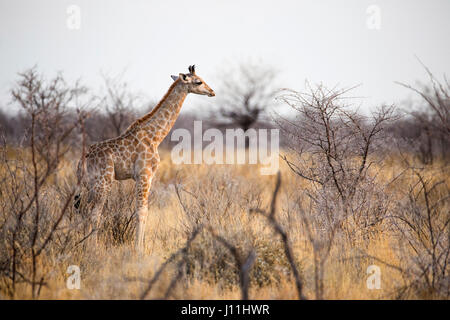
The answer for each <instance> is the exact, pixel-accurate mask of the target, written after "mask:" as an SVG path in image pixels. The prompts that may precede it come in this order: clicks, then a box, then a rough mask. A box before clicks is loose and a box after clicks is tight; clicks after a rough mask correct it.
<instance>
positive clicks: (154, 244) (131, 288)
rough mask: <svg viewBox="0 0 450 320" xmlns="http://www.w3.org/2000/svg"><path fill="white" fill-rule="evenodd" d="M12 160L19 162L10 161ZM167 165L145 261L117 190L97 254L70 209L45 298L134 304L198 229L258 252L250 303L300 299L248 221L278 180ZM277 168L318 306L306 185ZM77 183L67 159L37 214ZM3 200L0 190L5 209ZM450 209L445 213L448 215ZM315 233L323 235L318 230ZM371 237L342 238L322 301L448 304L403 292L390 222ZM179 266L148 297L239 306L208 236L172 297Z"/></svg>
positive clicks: (402, 183) (393, 171)
mask: <svg viewBox="0 0 450 320" xmlns="http://www.w3.org/2000/svg"><path fill="white" fill-rule="evenodd" d="M8 154H9V156H13V155H14V152H13V151H9V153H8ZM161 158H162V162H161V165H160V167H159V171H158V173H157V177H156V179H154V183H153V186H152V196H151V200H150V206H149V218H148V223H147V231H146V235H145V248H144V252H143V253H142V254H138V253H136V252H135V251H134V250H133V232H134V219H133V215H132V213H133V210H132V209H133V207H134V202H133V201H134V200H133V197H132V194H133V183H132V181H125V182H120V183H116V185H115V187H114V190H113V194H112V195H111V196H110V197H109V198H108V203H107V205H106V206H105V209H104V211H103V220H104V223H103V227H102V230H101V241H100V243H98V246H97V247H94V248H92V247H88V246H86V245H85V242H81V243H80V244H77V242H79V241H80V240H82V238H83V230H84V229H83V226H82V225H83V223H82V220H83V217H82V216H81V217H80V216H77V213H76V212H75V211H72V210H73V209H70V213H69V214H67V215H66V218H65V220H64V222H63V223H62V224H61V225H60V227H59V232H60V235H59V236H57V237H55V238H54V240H53V241H54V242H55V243H54V244H53V245H52V246H50V247H49V249H48V250H46V251H45V253H44V256H43V257H42V258H41V259H40V260H39V265H38V270H39V275H42V276H44V277H45V285H44V286H43V287H42V289H41V292H40V294H39V298H42V299H138V298H139V297H140V296H141V294H142V292H143V291H144V290H145V289H146V287H147V285H148V282H149V280H150V279H151V278H152V277H153V276H154V274H155V272H156V270H157V269H158V268H159V266H161V264H163V263H164V262H165V261H166V260H167V259H168V258H169V257H170V256H171V255H172V254H173V253H175V252H176V251H177V250H179V249H180V248H182V247H183V246H184V245H185V243H186V240H187V238H188V237H189V235H190V233H191V232H192V230H193V229H194V228H195V227H197V226H199V225H208V226H210V227H211V228H213V229H214V230H215V232H216V233H217V234H218V235H220V236H221V237H223V238H224V239H226V240H227V241H228V242H230V243H231V244H232V245H233V246H235V248H237V250H238V251H239V252H240V253H241V254H242V255H247V254H248V253H249V252H250V251H251V250H254V251H255V253H256V259H255V261H254V264H253V266H252V268H251V270H250V273H249V275H250V288H249V296H250V298H251V299H296V298H297V292H296V288H295V282H294V279H293V277H292V272H291V269H290V268H289V263H288V261H287V260H286V257H285V255H284V251H283V244H282V242H281V240H280V239H279V237H278V236H277V235H276V234H275V233H274V232H273V230H272V228H271V226H270V225H269V224H268V223H267V220H266V219H265V218H264V217H262V216H260V215H256V214H250V213H249V210H250V209H251V208H262V209H267V208H268V207H269V205H270V201H271V197H272V191H273V188H274V186H275V176H261V175H260V174H259V169H258V167H257V166H251V165H240V166H225V165H224V166H207V165H173V164H172V163H171V161H170V154H169V153H167V152H163V153H162V157H161ZM74 159H75V158H74ZM280 166H281V167H280V170H281V175H282V177H283V184H282V186H281V191H280V196H279V198H278V210H277V213H276V215H277V219H278V221H279V222H280V224H281V225H282V226H283V227H284V228H285V230H287V232H288V234H289V239H290V243H291V245H292V249H293V253H294V256H295V263H296V265H297V267H298V270H299V271H300V274H301V279H302V281H303V284H304V292H303V293H304V295H305V296H306V297H308V298H314V296H315V288H314V281H313V274H314V259H313V250H312V245H311V242H310V241H308V237H307V236H306V234H305V230H304V225H303V224H302V220H301V219H298V217H297V216H296V214H295V211H293V210H292V206H293V204H292V200H291V195H292V194H297V193H298V192H299V190H302V189H307V188H308V187H309V185H308V183H309V182H305V180H299V179H298V178H296V177H295V175H293V174H292V173H291V171H290V170H289V168H288V167H287V166H286V165H285V164H283V163H281V162H280ZM437 168H439V165H438V164H436V165H435V168H433V167H429V168H427V169H426V170H425V173H424V174H425V175H426V176H433V175H436V172H437V170H439V169H437ZM402 170H403V167H402V164H401V162H400V161H396V160H395V159H394V160H390V162H386V163H385V166H384V168H383V169H382V173H383V174H382V175H380V176H379V177H378V178H377V179H378V180H377V181H378V182H379V183H380V184H382V183H385V182H386V181H391V180H392V178H393V177H395V176H397V175H398V174H399V173H400V172H402ZM439 172H440V173H439V177H440V178H443V176H442V175H443V174H444V175H445V177H444V180H445V183H444V186H445V188H447V189H445V188H444V189H442V190H444V192H445V190H448V186H449V184H450V179H449V175H448V172H443V171H439ZM412 179H413V176H410V175H406V174H405V175H402V176H401V177H399V178H398V179H396V180H395V181H394V182H393V183H392V184H391V185H390V186H389V189H388V190H389V193H390V196H391V197H392V199H394V200H396V201H397V200H398V199H400V198H401V194H402V192H403V191H405V190H406V188H407V185H408V184H409V182H410V181H412ZM74 183H75V178H74V173H73V163H72V161H69V160H67V159H66V161H64V163H63V166H62V167H61V169H60V170H59V171H58V173H57V175H56V176H55V177H53V179H52V180H51V184H48V185H47V186H46V187H45V192H44V194H45V198H44V199H43V201H42V203H41V205H42V206H45V207H46V208H47V209H48V210H47V212H48V214H49V219H51V216H52V214H53V213H52V212H53V211H54V210H51V208H60V207H61V205H62V203H63V202H64V200H65V199H64V195H66V194H69V192H68V190H69V189H70V187H71V185H73V184H74ZM177 192H178V194H177ZM5 196H6V195H5V192H3V190H2V195H1V197H2V198H0V201H3V200H4V198H5ZM394 203H395V201H394ZM447 204H448V202H447ZM445 209H446V210H447V211H448V210H449V208H448V206H447V207H445V208H444V209H443V210H445ZM3 218H4V217H3ZM0 219H1V218H0ZM349 223H350V222H349ZM353 227H354V226H352V228H353ZM313 232H317V234H320V230H313ZM368 234H369V233H367V232H361V234H360V235H359V236H356V237H354V238H352V240H351V241H349V240H348V239H347V238H345V236H343V235H342V236H337V237H336V239H335V240H334V244H333V246H332V248H331V251H330V254H329V257H328V259H327V261H326V264H325V266H324V274H323V281H324V292H323V298H325V299H394V298H413V299H414V298H442V297H441V296H438V295H436V294H435V293H427V292H422V293H421V292H420V291H417V290H404V291H402V289H403V288H407V287H408V286H409V285H410V284H411V282H412V280H413V279H411V278H410V277H408V276H407V275H406V273H404V272H402V271H400V269H402V270H407V269H409V267H410V266H409V265H408V264H409V263H411V261H410V260H411V259H409V260H408V259H405V258H404V255H405V250H399V247H402V242H401V240H399V234H398V232H397V231H395V229H393V228H391V226H390V225H389V223H388V220H384V221H383V223H381V224H377V225H376V227H374V228H372V230H371V232H370V235H369V236H368ZM64 236H65V237H66V238H64ZM405 248H406V247H403V249H405ZM3 254H7V253H5V252H4V253H3ZM409 255H410V257H412V258H414V252H412V251H409ZM175 260H176V261H175V262H174V263H171V264H169V265H168V266H167V268H166V269H164V271H163V272H162V274H161V276H160V277H159V278H158V279H157V281H156V282H155V284H154V286H153V287H152V289H151V290H150V292H149V293H148V295H147V296H146V298H150V299H153V298H162V297H164V296H165V295H166V293H167V296H168V298H173V299H239V298H240V297H241V292H240V288H239V277H238V272H239V270H238V269H237V268H236V265H235V262H234V259H233V256H232V255H231V254H230V252H229V251H228V250H227V249H226V248H225V247H224V246H223V245H221V244H220V243H219V242H218V241H216V239H215V238H214V237H213V236H212V235H211V233H210V232H208V231H207V230H203V231H201V232H200V234H199V235H198V237H197V238H196V239H195V240H194V241H193V242H192V245H191V246H190V247H189V248H188V250H187V252H186V255H185V256H184V264H183V268H182V270H181V273H180V278H179V281H177V282H176V283H174V287H173V290H171V291H170V292H167V288H168V287H169V285H170V283H171V282H172V280H173V279H174V278H175V277H176V275H177V273H178V271H179V270H178V269H177V266H180V264H178V261H179V260H180V259H178V258H177V259H175ZM372 264H375V265H378V266H379V267H380V268H381V289H380V290H369V289H368V288H367V286H366V280H367V277H368V275H367V274H366V269H367V267H368V266H369V265H372ZM69 265H78V266H80V268H81V289H80V290H69V289H67V288H66V279H67V277H68V276H69V275H68V274H66V270H67V267H68V266H69ZM447 274H448V273H447ZM5 281H6V280H4V279H3V280H2V281H1V282H0V289H2V290H0V297H2V298H8V297H10V296H8V295H7V293H6V291H5ZM14 297H15V298H19V299H22V298H23V299H29V298H31V295H30V290H29V284H27V283H18V285H17V288H16V293H15V296H14Z"/></svg>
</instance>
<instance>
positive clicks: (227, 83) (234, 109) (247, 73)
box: [217, 62, 276, 146]
mask: <svg viewBox="0 0 450 320" xmlns="http://www.w3.org/2000/svg"><path fill="white" fill-rule="evenodd" d="M275 79H276V72H275V70H274V69H273V68H272V67H271V66H267V65H263V64H258V63H256V62H247V63H244V62H241V63H240V64H238V65H236V66H235V67H230V68H229V69H227V71H225V72H224V73H222V75H221V84H220V86H219V90H218V91H219V93H218V94H217V97H218V98H219V101H218V104H219V111H220V114H221V115H222V117H223V118H224V121H225V124H231V125H233V126H235V127H237V128H241V129H242V130H244V131H246V130H247V129H249V128H251V127H252V126H254V125H255V124H256V123H257V122H258V121H261V120H262V119H263V117H264V114H265V112H266V111H267V110H268V109H269V108H270V107H271V106H273V104H274V100H273V99H274V97H275V88H274V82H275ZM246 146H248V144H246Z"/></svg>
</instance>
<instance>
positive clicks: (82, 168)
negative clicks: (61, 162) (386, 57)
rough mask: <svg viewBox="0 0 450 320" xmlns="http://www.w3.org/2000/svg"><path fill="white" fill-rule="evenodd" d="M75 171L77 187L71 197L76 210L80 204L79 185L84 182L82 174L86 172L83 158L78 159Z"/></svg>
mask: <svg viewBox="0 0 450 320" xmlns="http://www.w3.org/2000/svg"><path fill="white" fill-rule="evenodd" d="M76 173H77V181H78V188H77V191H76V192H75V196H74V198H73V206H74V208H75V209H76V210H78V209H79V208H80V206H81V187H82V185H83V182H84V179H83V177H84V174H85V173H86V164H85V161H83V159H80V161H78V165H77V171H76Z"/></svg>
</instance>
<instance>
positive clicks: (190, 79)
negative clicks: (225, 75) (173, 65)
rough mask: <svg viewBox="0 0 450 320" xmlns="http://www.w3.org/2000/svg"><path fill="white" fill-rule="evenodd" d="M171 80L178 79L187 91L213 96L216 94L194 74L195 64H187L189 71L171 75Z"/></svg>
mask: <svg viewBox="0 0 450 320" xmlns="http://www.w3.org/2000/svg"><path fill="white" fill-rule="evenodd" d="M172 79H173V81H176V80H178V79H180V83H181V85H183V86H185V87H186V89H187V91H188V92H189V93H196V94H201V95H207V96H208V97H214V96H215V95H216V94H215V93H214V90H213V89H211V88H210V87H209V86H208V85H207V84H206V82H205V81H203V79H202V78H200V77H199V76H198V75H196V74H195V65H192V66H189V73H187V74H184V73H180V74H179V75H178V76H172Z"/></svg>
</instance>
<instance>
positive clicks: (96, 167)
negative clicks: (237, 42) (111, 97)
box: [74, 65, 215, 248]
mask: <svg viewBox="0 0 450 320" xmlns="http://www.w3.org/2000/svg"><path fill="white" fill-rule="evenodd" d="M171 77H172V79H173V80H174V82H173V83H172V85H171V86H170V88H169V90H168V91H167V93H166V94H165V95H164V97H163V98H162V99H161V101H160V102H159V103H158V104H157V105H156V107H154V108H153V110H152V111H150V112H149V113H148V114H146V115H144V116H143V117H141V118H139V119H137V120H136V121H135V122H134V123H132V124H131V125H130V126H129V127H128V128H127V130H126V131H125V132H124V133H122V134H121V135H120V136H118V137H116V138H113V139H109V140H105V141H102V142H99V143H96V144H93V145H91V146H90V147H89V149H88V151H87V152H86V154H85V158H84V161H82V160H83V159H81V160H80V161H79V162H78V169H77V174H78V177H79V179H82V186H83V187H84V189H86V190H87V203H88V204H89V208H90V210H91V213H90V214H91V219H92V224H91V228H93V229H92V230H94V231H95V230H98V228H99V219H100V215H101V212H102V209H103V206H104V203H105V200H106V197H107V195H108V193H109V192H110V191H111V184H112V182H113V180H114V179H115V180H126V179H134V181H135V185H136V188H135V189H136V195H135V196H136V209H135V216H136V218H137V226H136V239H135V246H136V247H137V248H142V247H143V244H144V230H145V224H146V220H147V215H148V207H147V206H148V196H149V192H150V186H151V183H152V179H153V177H154V175H155V172H156V170H157V168H158V164H159V161H160V159H159V155H158V146H159V144H160V143H161V142H162V140H163V139H164V138H165V137H166V135H167V134H168V133H169V131H170V129H171V128H172V126H173V125H174V123H175V121H176V119H177V117H178V115H179V113H180V110H181V106H182V105H183V102H184V100H185V98H186V96H187V95H188V94H189V93H195V94H199V95H207V96H209V97H214V96H215V93H214V91H213V90H212V89H211V88H210V87H209V86H208V85H207V84H206V83H205V82H204V81H203V80H202V78H200V77H199V76H197V75H196V73H195V65H192V66H189V73H188V74H183V73H180V74H179V75H178V76H171ZM81 177H82V178H81ZM80 200H81V194H78V195H77V196H76V197H75V202H74V205H75V207H76V208H78V206H79V205H80ZM96 238H97V234H95V237H94V238H93V239H94V242H96Z"/></svg>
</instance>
